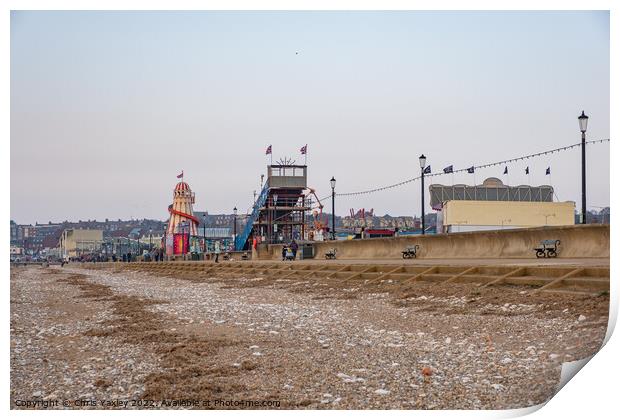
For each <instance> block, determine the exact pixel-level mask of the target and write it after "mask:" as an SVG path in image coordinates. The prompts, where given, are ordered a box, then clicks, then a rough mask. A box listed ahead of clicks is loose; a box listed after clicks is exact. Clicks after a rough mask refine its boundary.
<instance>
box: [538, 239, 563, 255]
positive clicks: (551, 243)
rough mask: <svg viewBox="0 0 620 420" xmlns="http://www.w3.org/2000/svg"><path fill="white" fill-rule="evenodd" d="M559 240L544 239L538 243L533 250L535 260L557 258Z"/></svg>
mask: <svg viewBox="0 0 620 420" xmlns="http://www.w3.org/2000/svg"><path fill="white" fill-rule="evenodd" d="M559 245H560V240H559V239H545V240H542V241H540V245H538V246H537V247H536V248H534V251H536V258H555V257H557V256H558V246H559Z"/></svg>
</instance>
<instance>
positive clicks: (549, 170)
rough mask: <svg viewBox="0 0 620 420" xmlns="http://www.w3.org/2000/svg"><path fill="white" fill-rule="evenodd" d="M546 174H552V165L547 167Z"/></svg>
mask: <svg viewBox="0 0 620 420" xmlns="http://www.w3.org/2000/svg"><path fill="white" fill-rule="evenodd" d="M545 175H551V166H549V167H548V168H547V170H546V171H545Z"/></svg>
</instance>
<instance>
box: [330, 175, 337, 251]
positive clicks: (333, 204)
mask: <svg viewBox="0 0 620 420" xmlns="http://www.w3.org/2000/svg"><path fill="white" fill-rule="evenodd" d="M329 183H330V184H331V186H332V239H333V240H335V239H336V192H335V191H336V178H334V177H333V176H332V179H330V180H329Z"/></svg>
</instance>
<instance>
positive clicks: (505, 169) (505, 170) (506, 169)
mask: <svg viewBox="0 0 620 420" xmlns="http://www.w3.org/2000/svg"><path fill="white" fill-rule="evenodd" d="M507 173H508V166H506V167H505V168H504V175H506V174H507Z"/></svg>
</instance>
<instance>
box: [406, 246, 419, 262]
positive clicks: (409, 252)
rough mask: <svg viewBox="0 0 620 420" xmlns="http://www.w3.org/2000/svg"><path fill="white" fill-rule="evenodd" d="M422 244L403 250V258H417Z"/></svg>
mask: <svg viewBox="0 0 620 420" xmlns="http://www.w3.org/2000/svg"><path fill="white" fill-rule="evenodd" d="M419 248H420V245H414V246H408V247H407V248H405V249H404V251H402V253H403V259H409V258H417V256H418V249H419Z"/></svg>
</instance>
